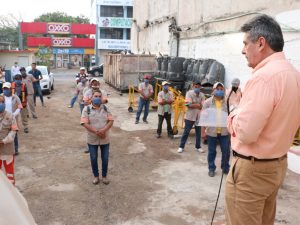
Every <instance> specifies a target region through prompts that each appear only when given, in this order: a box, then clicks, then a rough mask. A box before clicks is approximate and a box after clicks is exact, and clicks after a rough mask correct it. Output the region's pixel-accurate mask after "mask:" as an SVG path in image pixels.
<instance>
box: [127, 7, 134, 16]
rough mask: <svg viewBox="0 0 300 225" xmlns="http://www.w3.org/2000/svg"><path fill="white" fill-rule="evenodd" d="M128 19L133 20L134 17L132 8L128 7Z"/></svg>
mask: <svg viewBox="0 0 300 225" xmlns="http://www.w3.org/2000/svg"><path fill="white" fill-rule="evenodd" d="M127 17H128V18H132V17H133V13H132V6H128V7H127Z"/></svg>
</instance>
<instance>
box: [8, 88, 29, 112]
mask: <svg viewBox="0 0 300 225" xmlns="http://www.w3.org/2000/svg"><path fill="white" fill-rule="evenodd" d="M25 87H26V85H25V84H24V83H22V98H21V103H22V106H23V107H26V105H27V101H26V92H25ZM11 91H12V94H13V95H14V94H15V92H16V82H12V83H11Z"/></svg>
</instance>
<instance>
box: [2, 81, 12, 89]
mask: <svg viewBox="0 0 300 225" xmlns="http://www.w3.org/2000/svg"><path fill="white" fill-rule="evenodd" d="M3 88H9V89H10V88H11V83H9V82H5V83H4V84H3Z"/></svg>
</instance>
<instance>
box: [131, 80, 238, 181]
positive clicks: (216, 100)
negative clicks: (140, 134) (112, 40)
mask: <svg viewBox="0 0 300 225" xmlns="http://www.w3.org/2000/svg"><path fill="white" fill-rule="evenodd" d="M150 79H151V77H150V75H145V76H144V81H143V82H142V83H140V85H139V93H140V98H139V104H138V110H137V113H136V122H135V123H136V124H138V123H139V118H140V115H141V113H142V110H143V108H144V115H143V121H144V123H148V121H147V117H148V113H149V105H150V97H151V96H152V94H153V87H152V85H151V84H150V83H149V80H150ZM231 84H232V87H231V89H229V90H227V91H226V90H225V87H224V85H223V84H222V83H221V82H216V83H215V84H214V85H213V88H212V95H211V97H210V98H208V99H206V98H205V95H204V94H203V93H202V92H201V82H200V81H195V82H194V83H193V88H192V90H189V91H187V93H186V96H185V106H186V108H187V110H186V112H185V115H184V130H183V134H182V136H181V139H180V143H179V148H178V151H177V152H178V153H182V152H184V147H185V144H186V141H187V139H188V137H189V134H190V131H191V130H192V128H193V127H194V129H195V138H196V142H195V150H196V151H197V152H200V153H203V152H205V151H204V149H203V148H201V136H203V135H201V125H200V123H199V121H200V117H201V112H202V110H205V109H208V108H214V109H215V112H216V113H218V112H222V111H223V112H224V113H228V114H229V112H228V110H229V108H230V109H232V108H235V107H237V106H238V104H239V101H240V99H241V97H242V92H241V89H240V88H239V85H240V80H239V79H238V78H235V79H233V80H232V83H231ZM161 85H162V91H160V92H159V93H158V98H157V99H158V108H157V113H158V128H157V138H161V133H162V124H163V121H164V120H166V123H167V133H168V137H169V138H173V129H172V125H171V117H172V104H173V102H174V96H173V93H172V92H171V91H170V88H169V87H170V83H169V82H167V81H163V82H162V84H161ZM227 100H228V101H227ZM227 103H228V105H227ZM215 119H216V120H217V119H218V118H217V117H215ZM216 123H217V121H215V124H216ZM204 133H205V136H206V138H207V143H208V156H207V160H208V170H209V172H208V175H209V176H210V177H213V176H215V170H216V165H215V158H216V148H217V144H218V143H219V144H220V147H221V152H222V163H221V168H222V171H223V173H225V174H227V173H228V171H229V158H230V137H229V132H228V130H227V128H226V127H205V132H204Z"/></svg>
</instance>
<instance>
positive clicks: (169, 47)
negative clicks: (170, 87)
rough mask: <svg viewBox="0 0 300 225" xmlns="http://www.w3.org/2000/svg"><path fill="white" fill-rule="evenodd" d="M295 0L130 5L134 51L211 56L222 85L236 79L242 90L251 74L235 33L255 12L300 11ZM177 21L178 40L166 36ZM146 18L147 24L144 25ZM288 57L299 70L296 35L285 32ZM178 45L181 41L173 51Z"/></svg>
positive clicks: (169, 0)
mask: <svg viewBox="0 0 300 225" xmlns="http://www.w3.org/2000/svg"><path fill="white" fill-rule="evenodd" d="M299 8H300V1H299V0H255V1H236V0H222V1H219V0H210V1H207V0H164V1H161V0H143V1H135V2H134V15H133V18H134V20H135V22H134V23H133V27H132V31H131V32H132V33H131V46H132V51H133V52H135V53H141V52H143V51H146V52H148V51H150V52H151V53H153V54H158V52H160V53H163V54H168V55H171V56H176V55H179V56H182V57H188V58H214V59H217V60H218V61H220V62H221V63H223V64H224V65H225V69H226V82H225V84H227V85H229V84H230V81H231V80H232V79H233V78H234V77H239V78H240V79H241V81H242V86H243V85H244V84H245V82H246V81H247V79H248V78H249V76H250V74H251V70H250V69H249V68H248V67H247V62H246V60H245V58H244V56H242V54H241V50H242V37H243V34H241V33H239V29H240V27H241V25H242V24H244V23H245V22H246V21H247V20H249V19H250V18H252V17H254V16H256V15H257V14H258V13H266V14H269V15H271V16H276V15H277V14H278V13H280V12H284V11H288V10H293V9H299ZM172 17H174V18H175V20H176V25H177V27H178V28H179V29H180V30H181V31H180V32H178V35H179V42H177V40H176V35H174V33H170V32H169V25H170V24H172V20H171V18H172ZM146 20H148V21H149V26H148V27H146V26H145V24H146V22H145V21H146ZM284 36H285V41H286V44H285V48H284V51H285V52H286V56H287V58H289V60H290V61H291V62H292V63H293V64H294V65H295V66H296V67H297V68H299V69H300V61H299V57H300V56H299V55H300V54H298V52H297V49H299V46H300V39H298V38H300V33H299V31H298V32H285V33H284ZM177 43H179V47H178V51H177Z"/></svg>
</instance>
